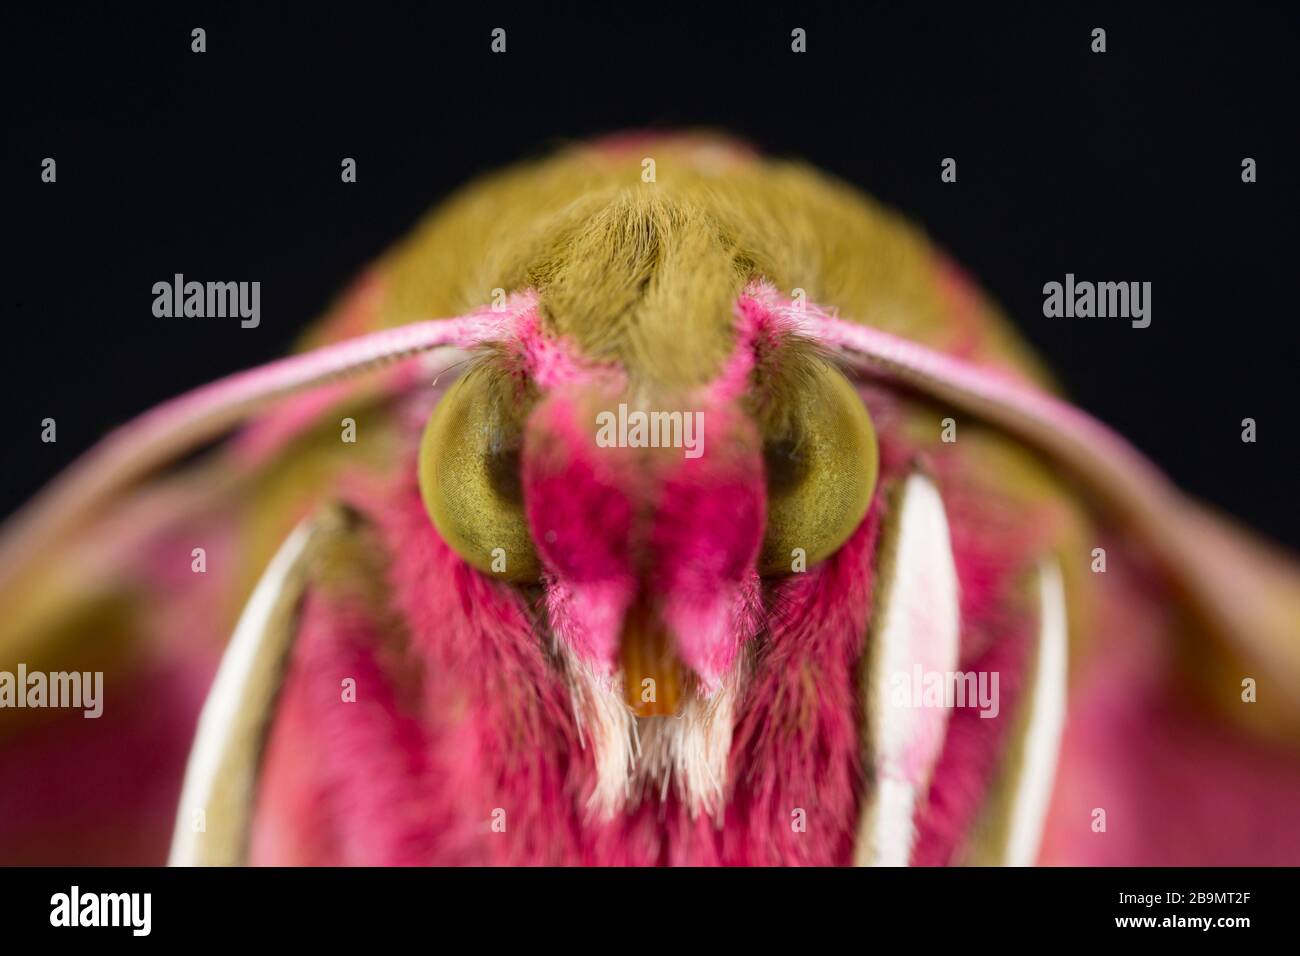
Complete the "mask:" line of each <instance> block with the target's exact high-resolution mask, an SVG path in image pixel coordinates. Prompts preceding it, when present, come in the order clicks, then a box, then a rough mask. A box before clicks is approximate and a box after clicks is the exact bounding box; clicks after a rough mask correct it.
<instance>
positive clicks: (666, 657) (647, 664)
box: [620, 601, 685, 717]
mask: <svg viewBox="0 0 1300 956" xmlns="http://www.w3.org/2000/svg"><path fill="white" fill-rule="evenodd" d="M620 654H621V656H622V661H623V699H624V700H625V701H626V703H627V706H628V707H630V708H631V710H632V713H634V714H636V715H637V716H638V717H670V716H672V715H674V714H676V713H677V710H678V707H679V706H680V704H681V697H682V687H683V685H684V683H685V673H684V670H683V666H682V662H681V661H680V660H679V659H678V658H677V655H676V654H674V653H673V650H672V642H671V640H670V639H669V635H668V628H667V627H665V626H664V624H663V622H662V621H661V620H660V619H659V615H657V614H656V613H655V612H654V610H653V609H652V608H651V607H650V606H649V605H648V604H646V603H645V602H644V601H637V602H636V603H635V604H634V605H633V606H632V608H631V609H630V610H629V611H628V614H627V617H626V619H625V620H624V622H623V639H622V644H621V647H620Z"/></svg>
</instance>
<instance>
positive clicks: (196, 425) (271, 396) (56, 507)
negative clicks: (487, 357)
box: [0, 311, 515, 591]
mask: <svg viewBox="0 0 1300 956" xmlns="http://www.w3.org/2000/svg"><path fill="white" fill-rule="evenodd" d="M514 317H515V316H514V313H512V312H508V313H505V314H501V313H493V312H487V311H484V312H475V313H470V314H468V315H465V316H461V317H459V318H452V319H429V320H426V321H423V322H414V323H411V324H409V325H402V326H398V327H397V328H392V329H385V330H383V331H380V332H374V333H372V334H370V335H364V336H360V337H358V338H354V339H348V340H347V341H345V342H339V343H337V344H334V345H327V346H324V347H322V348H318V349H314V350H313V351H310V352H304V353H302V354H300V355H293V356H290V357H289V358H284V359H279V360H277V361H274V362H269V363H267V364H265V365H259V366H257V367H255V368H251V369H247V370H245V371H243V372H236V373H235V374H233V375H229V376H226V377H225V378H221V379H218V380H217V381H215V382H210V383H208V384H207V385H202V386H200V387H199V388H196V389H194V390H193V391H190V392H186V393H185V394H183V395H180V396H178V397H176V398H173V399H170V400H168V401H165V402H163V403H162V404H161V405H157V406H155V407H154V408H152V409H150V410H149V411H147V412H145V413H143V414H142V415H140V416H138V417H136V418H135V419H132V420H131V421H129V422H127V423H126V424H125V425H122V426H120V427H118V428H116V429H115V430H113V431H111V432H109V434H108V435H106V436H105V437H104V438H102V439H101V440H100V441H99V442H98V443H97V444H95V445H94V446H92V447H91V448H90V450H89V451H87V452H85V453H84V454H83V455H81V456H80V457H79V458H78V459H77V460H76V461H74V462H73V463H72V464H71V465H70V466H68V467H67V468H66V469H64V470H63V471H62V472H61V473H60V474H59V475H58V476H57V477H56V478H55V479H54V480H53V481H52V482H51V483H50V484H49V485H47V486H46V488H45V489H44V490H43V491H41V492H40V494H38V495H37V496H36V497H35V498H33V499H32V500H31V501H30V502H29V503H28V504H26V505H25V506H24V507H22V508H21V509H19V510H18V511H17V512H15V513H14V515H13V516H11V517H10V518H9V520H8V521H7V522H6V523H5V525H4V527H3V529H0V591H3V590H4V589H5V588H6V587H8V586H9V585H10V584H12V583H13V581H14V579H15V578H16V577H17V575H18V574H19V573H20V571H21V570H22V568H23V567H24V566H26V565H28V564H30V563H31V562H32V559H33V555H35V554H37V553H38V552H39V551H40V550H41V549H44V548H48V547H50V546H52V545H54V544H56V543H57V542H58V541H60V540H61V539H62V538H63V537H64V536H65V535H66V534H67V533H68V532H69V531H71V530H72V529H73V528H75V527H76V525H77V524H78V523H79V522H80V521H82V520H83V519H85V518H86V517H87V516H88V515H89V514H90V513H91V512H92V511H93V510H94V509H95V508H96V507H97V506H98V505H100V504H102V503H103V502H105V501H106V500H108V499H109V498H111V497H112V496H113V495H114V494H116V493H118V492H120V491H121V490H123V489H124V488H125V487H127V486H128V485H130V484H131V483H132V482H134V481H137V480H138V479H140V478H142V477H144V476H145V475H147V474H149V473H150V472H151V471H153V470H154V469H156V468H159V467H161V466H162V465H165V464H166V463H167V462H168V461H171V460H174V459H176V458H177V457H179V456H181V455H183V454H185V453H186V452H188V451H191V450H193V449H194V448H197V447H199V446H200V445H202V444H203V443H204V442H205V441H209V440H211V439H213V438H216V437H218V436H220V435H221V434H222V433H223V432H225V431H227V430H229V429H230V428H232V427H234V426H235V425H237V424H238V423H239V422H241V421H243V420H244V419H246V418H247V417H248V416H250V415H252V414H253V413H254V412H256V411H258V410H259V409H261V408H263V407H264V406H265V405H267V404H269V403H270V402H273V401H275V400H276V399H279V398H283V397H285V396H287V395H291V394H294V393H297V392H301V391H304V390H306V389H309V388H313V387H316V386H318V385H323V384H326V383H329V382H332V381H335V380H338V379H341V378H344V377H346V376H351V375H357V374H362V373H365V372H368V371H371V370H373V369H375V368H378V367H380V366H382V365H390V364H392V363H394V362H399V361H402V360H405V359H409V358H412V357H414V356H416V355H419V354H421V353H425V352H429V351H432V350H434V349H439V348H452V349H456V350H460V349H468V348H473V347H475V346H477V345H480V344H482V343H483V342H485V341H488V340H489V339H492V338H494V337H496V336H498V335H499V334H500V333H501V331H502V329H503V328H504V327H505V326H506V324H507V323H508V322H509V321H511V320H512V319H513V318H514ZM454 356H455V358H456V359H457V360H459V358H460V355H459V351H457V352H456V353H454ZM443 371H445V368H444V369H443Z"/></svg>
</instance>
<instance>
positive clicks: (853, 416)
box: [759, 359, 879, 575]
mask: <svg viewBox="0 0 1300 956" xmlns="http://www.w3.org/2000/svg"><path fill="white" fill-rule="evenodd" d="M781 401H782V402H783V407H782V408H781V409H780V410H779V411H780V414H778V415H775V416H771V421H770V422H769V423H768V424H767V426H766V433H765V435H764V440H765V448H764V460H765V463H766V467H767V485H768V491H767V495H768V499H767V532H766V536H765V537H764V539H763V547H762V551H761V552H760V555H759V571H760V572H761V573H762V574H765V575H779V574H790V573H791V572H792V571H799V570H802V569H803V568H804V567H806V566H807V565H811V564H813V563H815V562H817V561H820V560H822V559H823V558H826V557H829V556H830V555H831V554H833V553H834V552H835V551H836V550H838V549H839V547H840V546H841V545H843V544H844V542H845V541H847V540H848V538H849V536H850V535H851V534H853V532H854V530H855V529H856V528H857V527H858V525H859V524H860V523H861V521H862V519H863V517H864V516H865V515H866V513H867V508H868V507H869V506H870V504H871V497H872V495H873V494H874V492H875V488H876V479H877V476H878V473H879V451H878V449H877V447H876V432H875V428H874V427H872V424H871V416H870V415H869V414H868V413H867V409H866V406H865V405H864V404H863V403H862V399H861V398H860V397H859V396H858V394H857V392H856V391H854V389H853V386H852V385H851V384H850V383H849V380H848V379H847V378H845V377H844V375H843V374H841V373H840V371H839V370H838V369H836V368H834V367H833V366H832V365H830V364H829V363H827V362H825V361H823V360H820V359H818V360H816V361H814V362H812V363H809V365H808V367H807V374H805V375H801V376H800V377H799V380H798V383H797V385H796V384H794V383H791V384H790V385H789V386H788V387H787V388H785V389H783V394H782V396H781Z"/></svg>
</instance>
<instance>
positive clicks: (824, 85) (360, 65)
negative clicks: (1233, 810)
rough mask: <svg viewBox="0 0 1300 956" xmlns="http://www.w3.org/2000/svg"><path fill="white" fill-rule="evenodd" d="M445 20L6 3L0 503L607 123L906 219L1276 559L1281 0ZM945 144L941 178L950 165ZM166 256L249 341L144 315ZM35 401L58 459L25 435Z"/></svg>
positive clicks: (1284, 145)
mask: <svg viewBox="0 0 1300 956" xmlns="http://www.w3.org/2000/svg"><path fill="white" fill-rule="evenodd" d="M467 6H468V9H464V8H462V9H458V10H442V9H437V8H436V7H433V6H426V7H421V8H417V9H418V11H419V12H414V11H412V12H409V13H408V12H402V13H399V12H395V11H393V10H381V9H379V8H377V7H376V6H375V5H372V4H346V5H342V4H340V5H337V6H324V7H318V8H314V9H313V8H310V7H308V8H304V9H302V10H292V9H289V8H280V7H267V6H264V5H258V6H257V7H252V8H249V9H247V10H242V11H241V10H234V9H230V8H228V7H226V6H215V5H214V6H208V7H205V6H202V5H199V6H192V5H191V6H187V7H184V8H182V7H181V6H180V5H175V6H171V7H166V6H163V7H157V8H153V7H137V6H130V7H128V6H126V5H116V4H115V5H111V6H110V5H104V6H103V7H96V8H87V9H85V10H77V9H76V8H68V7H51V6H48V5H40V6H37V5H32V6H30V7H26V8H22V9H13V8H7V9H6V10H5V11H4V13H3V14H0V17H3V39H2V40H0V43H2V44H3V57H4V63H3V69H4V71H5V73H6V74H7V75H6V80H5V97H4V101H5V121H4V134H3V135H4V140H5V147H4V151H3V152H4V155H3V162H4V167H3V170H0V173H2V181H3V186H2V187H0V189H2V190H3V211H2V216H3V231H4V236H5V239H6V246H7V248H6V249H5V250H4V257H3V262H4V264H5V269H4V278H5V281H4V283H3V289H4V299H3V306H4V308H3V312H2V313H0V315H2V321H3V329H4V345H3V360H2V362H3V365H2V369H0V372H2V374H3V378H4V395H5V412H6V415H5V422H6V427H7V429H8V430H9V440H8V441H7V442H5V444H4V448H5V454H4V467H3V468H2V469H0V512H3V513H8V512H9V511H11V510H12V509H13V508H14V507H16V506H17V505H18V504H19V503H21V501H22V500H24V499H25V498H26V497H27V496H28V495H30V494H31V493H32V492H33V491H35V490H36V489H37V488H39V487H40V485H41V484H42V483H43V482H44V481H46V480H48V479H49V478H50V477H51V476H52V475H53V474H54V473H55V472H56V471H57V470H58V469H59V468H60V467H61V466H63V465H64V464H66V463H67V462H68V461H70V460H71V459H72V458H73V457H74V456H75V455H76V454H77V453H79V452H80V451H82V450H84V449H85V448H87V447H89V446H90V445H91V444H92V443H93V442H94V441H95V440H96V439H97V438H98V437H99V436H100V435H102V434H103V432H104V431H105V430H106V429H108V428H110V427H112V426H113V425H116V424H119V423H121V422H123V421H124V420H126V419H128V418H129V417H131V416H132V415H134V414H136V413H138V412H140V411H142V410H144V409H145V408H147V407H148V406H150V405H151V404H153V403H155V402H157V401H160V400H162V399H164V398H167V397H169V396H171V395H173V394H176V393H178V392H180V391H183V390H185V389H187V388H190V387H193V386H195V385H198V384H201V383H203V382H205V381H207V380H209V379H212V378H215V377H218V376H220V375H223V374H225V373H228V372H231V371H234V370H236V369H239V368H242V367H245V366H248V365H251V364H255V363H257V362H261V361H264V360H267V359H270V358H273V357H275V356H277V355H278V354H280V353H281V352H283V351H284V350H285V349H286V348H287V347H288V345H289V343H290V342H291V341H292V339H293V338H294V336H295V335H296V334H297V332H298V331H300V330H301V329H302V327H303V326H304V325H306V324H307V323H308V322H309V321H310V320H311V319H312V318H313V317H315V316H316V315H317V314H318V313H319V312H320V311H321V310H322V309H323V307H324V306H326V305H327V303H328V302H329V301H330V300H331V299H332V297H333V296H334V295H336V294H337V293H338V292H339V291H340V290H341V289H342V288H343V287H344V286H345V285H346V283H347V281H348V279H349V278H350V277H351V276H352V275H353V274H355V273H356V272H357V271H358V270H359V269H360V267H361V266H363V265H364V264H365V263H366V262H368V261H369V260H370V259H371V258H373V257H374V256H375V255H377V254H378V253H380V252H381V251H382V250H384V249H385V248H386V247H387V246H388V245H389V244H390V243H391V242H392V241H393V240H395V239H396V238H398V237H399V236H401V235H402V233H403V232H404V231H405V230H406V229H407V228H408V227H409V226H410V225H411V224H412V223H413V222H414V220H415V219H416V218H417V217H418V216H419V215H420V214H421V213H423V212H424V211H425V210H426V209H427V208H428V207H429V206H431V205H432V204H433V203H434V202H436V201H437V200H439V199H440V198H442V197H444V196H446V195H447V194H448V193H450V192H451V191H453V190H454V189H455V188H456V187H457V186H458V185H460V184H461V183H462V182H463V181H464V180H466V179H467V178H468V177H470V176H472V175H474V174H476V173H478V172H481V171H485V170H488V169H491V168H493V167H496V166H499V165H501V164H504V163H507V162H510V161H513V160H516V159H519V158H521V157H523V156H527V155H532V154H536V153H538V152H540V151H543V150H545V149H546V148H548V147H550V146H552V145H555V144H556V143H559V142H563V141H565V140H569V139H572V138H577V137H582V136H587V135H591V134H595V133H600V132H606V131H611V130H617V129H622V128H627V127H645V126H654V127H673V126H694V125H708V126H716V127H721V128H724V129H727V130H730V131H733V132H735V133H737V134H740V135H742V136H744V137H747V138H749V139H751V140H752V141H753V142H755V143H756V144H757V145H758V146H759V147H761V148H763V149H764V150H766V151H769V152H772V153H775V154H780V155H798V156H802V157H804V158H807V159H809V160H811V161H812V162H814V163H816V164H818V165H820V166H822V167H823V168H825V169H828V170H830V171H831V172H834V173H836V174H838V175H839V176H841V177H843V178H845V179H847V180H849V181H851V182H853V183H855V184H857V185H858V186H860V187H862V188H863V189H865V190H866V191H868V192H870V193H872V194H874V195H875V196H877V197H878V198H880V199H882V200H884V201H886V202H887V203H889V204H891V205H893V206H894V207H896V208H898V209H900V210H901V211H903V212H905V213H907V214H908V215H910V216H911V217H912V218H914V219H915V220H917V221H918V222H920V223H921V224H922V225H923V226H924V227H925V228H926V229H927V231H928V232H929V233H930V235H931V236H932V237H933V238H934V239H935V240H936V241H937V242H938V243H939V244H940V245H941V246H942V247H944V248H945V249H946V250H947V251H948V252H949V253H950V254H951V255H952V256H953V257H954V258H955V259H957V260H958V261H959V262H961V263H963V264H964V265H965V266H966V267H967V268H968V269H969V270H970V271H971V272H972V274H973V275H975V276H976V277H977V278H978V279H979V280H980V281H981V282H982V283H983V284H984V285H985V287H986V288H987V289H988V290H989V291H990V292H991V293H992V294H993V296H994V297H995V298H997V299H998V300H999V301H1000V302H1001V303H1002V304H1003V305H1004V306H1005V308H1006V309H1007V311H1008V312H1009V313H1010V314H1011V315H1012V316H1013V317H1014V318H1015V319H1016V321H1017V323H1018V324H1019V326H1020V328H1021V329H1022V331H1023V333H1024V334H1025V335H1026V336H1027V337H1028V339H1029V340H1030V341H1031V342H1032V343H1034V344H1035V345H1036V346H1037V347H1038V348H1039V349H1040V350H1041V351H1042V352H1043V354H1044V355H1045V357H1046V359H1047V361H1048V362H1049V364H1051V365H1052V366H1053V367H1054V369H1055V370H1056V372H1057V373H1058V376H1059V378H1060V379H1061V381H1062V382H1063V383H1064V384H1065V386H1066V387H1067V389H1068V391H1069V392H1070V394H1071V395H1072V397H1073V398H1074V399H1075V400H1076V401H1077V402H1078V403H1079V404H1080V405H1082V406H1083V407H1084V408H1086V409H1087V410H1089V411H1090V412H1092V413H1094V414H1095V415H1097V416H1098V417H1100V418H1102V419H1103V420H1105V421H1107V422H1108V423H1110V424H1111V425H1113V426H1115V427H1116V428H1117V429H1118V430H1119V431H1121V432H1122V433H1123V434H1125V435H1126V436H1127V437H1129V438H1130V439H1131V440H1132V441H1133V442H1134V443H1135V444H1137V445H1138V446H1139V447H1140V448H1142V449H1143V450H1145V451H1146V452H1147V453H1148V454H1149V455H1151V456H1152V457H1153V458H1154V459H1155V460H1156V461H1157V462H1158V463H1159V464H1160V465H1161V466H1162V467H1164V468H1165V469H1166V470H1167V471H1168V472H1169V473H1170V474H1171V475H1172V476H1173V477H1174V478H1175V479H1176V480H1177V481H1178V482H1179V483H1180V484H1181V485H1182V486H1183V487H1185V488H1187V489H1188V490H1189V491H1192V492H1194V493H1196V494H1198V495H1201V496H1203V497H1205V498H1207V499H1209V500H1211V501H1213V502H1216V503H1218V504H1220V505H1221V506H1223V507H1224V508H1226V509H1228V510H1231V511H1233V512H1235V513H1236V514H1238V515H1239V516H1240V517H1242V518H1243V519H1245V520H1246V521H1248V522H1249V523H1251V524H1253V525H1255V526H1256V527H1259V528H1262V529H1265V530H1267V531H1269V532H1270V533H1271V534H1272V535H1273V536H1274V537H1276V538H1278V539H1280V540H1283V541H1286V542H1288V543H1290V544H1291V545H1292V546H1300V509H1296V508H1294V507H1293V506H1292V488H1293V486H1294V484H1295V474H1296V464H1297V455H1296V453H1295V452H1294V450H1293V446H1292V440H1293V428H1294V424H1295V422H1294V418H1295V411H1296V402H1295V401H1294V399H1293V395H1294V394H1295V388H1296V381H1295V379H1296V360H1297V353H1298V351H1300V350H1298V349H1297V345H1298V344H1300V331H1297V326H1296V322H1297V308H1296V305H1297V297H1296V287H1295V277H1294V276H1295V274H1294V269H1293V266H1294V263H1295V262H1296V253H1297V251H1300V250H1298V249H1297V234H1296V217H1297V212H1300V187H1298V184H1297V176H1296V172H1295V164H1296V163H1297V162H1300V156H1298V154H1297V151H1296V146H1297V139H1298V137H1297V112H1296V106H1295V99H1294V95H1295V91H1296V89H1297V86H1298V84H1297V82H1296V80H1297V76H1296V74H1297V65H1296V61H1297V49H1296V47H1297V34H1298V32H1300V31H1298V30H1297V27H1298V26H1300V17H1298V16H1297V14H1296V13H1295V12H1289V11H1288V10H1287V9H1286V8H1284V7H1283V6H1281V5H1279V6H1278V7H1276V8H1274V7H1271V6H1265V7H1255V6H1249V5H1244V4H1240V3H1232V4H1224V5H1222V6H1221V7H1219V8H1212V7H1192V6H1189V5H1186V4H1175V5H1171V6H1170V7H1169V8H1168V9H1160V8H1153V7H1144V8H1139V7H1135V5H1125V6H1119V7H1113V8H1106V7H1096V6H1090V7H1088V8H1086V9H1084V8H1072V9H1065V10H1058V9H1055V6H1056V5H1052V4H1041V5H1039V4H1014V5H1010V6H1002V7H987V8H983V7H973V8H962V9H961V10H960V11H948V10H946V9H944V8H941V7H939V8H936V7H934V6H931V5H929V4H902V3H900V4H892V5H888V6H885V5H876V4H861V5H855V8H854V9H853V10H848V9H838V8H835V7H827V8H825V9H815V10H809V9H806V8H803V7H794V6H792V7H791V8H790V9H788V10H785V11H781V10H777V9H772V10H766V11H765V10H762V9H759V8H758V6H757V5H754V4H746V5H743V6H737V7H736V8H734V9H733V10H732V11H730V12H724V11H711V10H709V9H707V8H705V7H704V6H703V5H697V6H696V7H694V8H686V9H685V10H677V11H673V10H670V9H669V8H667V7H665V6H664V5H662V4H659V3H650V4H635V3H634V4H627V5H621V9H620V10H619V11H612V10H607V9H601V8H600V7H593V8H591V9H586V8H581V7H573V6H565V5H562V4H534V5H532V6H531V7H529V8H525V9H522V10H518V11H516V10H510V9H507V8H505V7H502V6H499V5H495V4H470V5H467ZM1289 6H1290V10H1291V11H1294V9H1295V7H1294V5H1289ZM195 26H202V27H204V28H205V29H206V30H207V42H208V52H206V53H204V54H201V55H200V54H194V53H192V52H191V51H190V30H191V29H192V28H193V27H195ZM496 26H501V27H504V28H505V29H506V30H507V35H508V52H507V53H506V54H505V55H503V56H502V55H493V54H492V53H491V52H490V51H489V42H490V37H489V34H490V31H491V30H492V28H493V27H496ZM796 26H801V27H804V28H805V29H806V30H807V31H808V52H807V53H806V54H803V55H796V54H793V53H792V52H791V51H790V31H791V29H792V28H793V27H796ZM1096 26H1101V27H1104V28H1105V29H1106V30H1107V40H1108V52H1106V53H1105V54H1103V55H1097V54H1093V53H1091V52H1090V50H1089V46H1090V40H1091V38H1090V32H1091V30H1092V28H1093V27H1096ZM46 156H52V157H54V158H55V159H56V160H57V162H58V182H57V183H56V184H54V185H48V184H43V183H41V181H40V172H41V160H42V158H43V157H46ZM344 156H352V157H355V158H356V159H357V161H358V179H359V181H358V182H357V183H356V184H354V185H345V184H343V183H341V182H340V179H339V163H340V160H341V159H342V157H344ZM945 156H952V157H955V158H956V159H957V161H958V182H957V183H956V184H943V183H941V182H940V179H939V164H940V160H941V159H942V158H943V157H945ZM1245 156H1251V157H1254V158H1255V159H1256V160H1257V161H1258V176H1259V181H1258V182H1257V183H1255V184H1251V185H1247V184H1243V183H1242V181H1241V160H1242V158H1243V157H1245ZM176 272H182V273H186V274H187V275H192V276H193V277H195V278H200V279H204V278H209V279H238V280H259V281H261V283H262V324H261V327H260V328H257V329H252V330H245V329H241V328H240V327H239V323H238V321H237V320H234V319H229V320H220V319H217V320H211V319H189V320H186V319H159V318H155V317H154V316H153V314H152V311H151V306H152V302H153V296H152V293H151V291H150V290H151V286H152V285H153V283H154V282H156V281H159V280H168V279H170V277H171V276H172V274H173V273H176ZM1066 272H1074V273H1075V274H1076V275H1077V276H1078V277H1079V278H1080V279H1092V280H1114V281H1119V280H1137V281H1144V280H1145V281H1150V282H1152V283H1153V285H1154V290H1153V302H1152V304H1153V312H1152V315H1153V322H1152V325H1151V326H1150V328H1148V329H1145V330H1137V329H1132V328H1130V327H1129V323H1128V322H1127V321H1125V320H1122V319H1055V320H1052V319H1046V318H1044V317H1043V315H1042V286H1043V283H1045V282H1047V281H1051V280H1057V281H1060V280H1062V279H1063V278H1064V275H1065V273H1066ZM46 416H51V417H54V418H55V419H57V421H58V429H59V433H58V434H59V440H58V443H57V444H53V445H49V444H43V443H41V441H40V420H41V419H42V418H44V417H46ZM1247 416H1250V417H1254V418H1256V419H1257V420H1258V422H1259V441H1258V443H1257V444H1254V445H1249V444H1243V443H1242V442H1241V440H1240V430H1241V427H1240V422H1241V419H1242V418H1244V417H1247Z"/></svg>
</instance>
